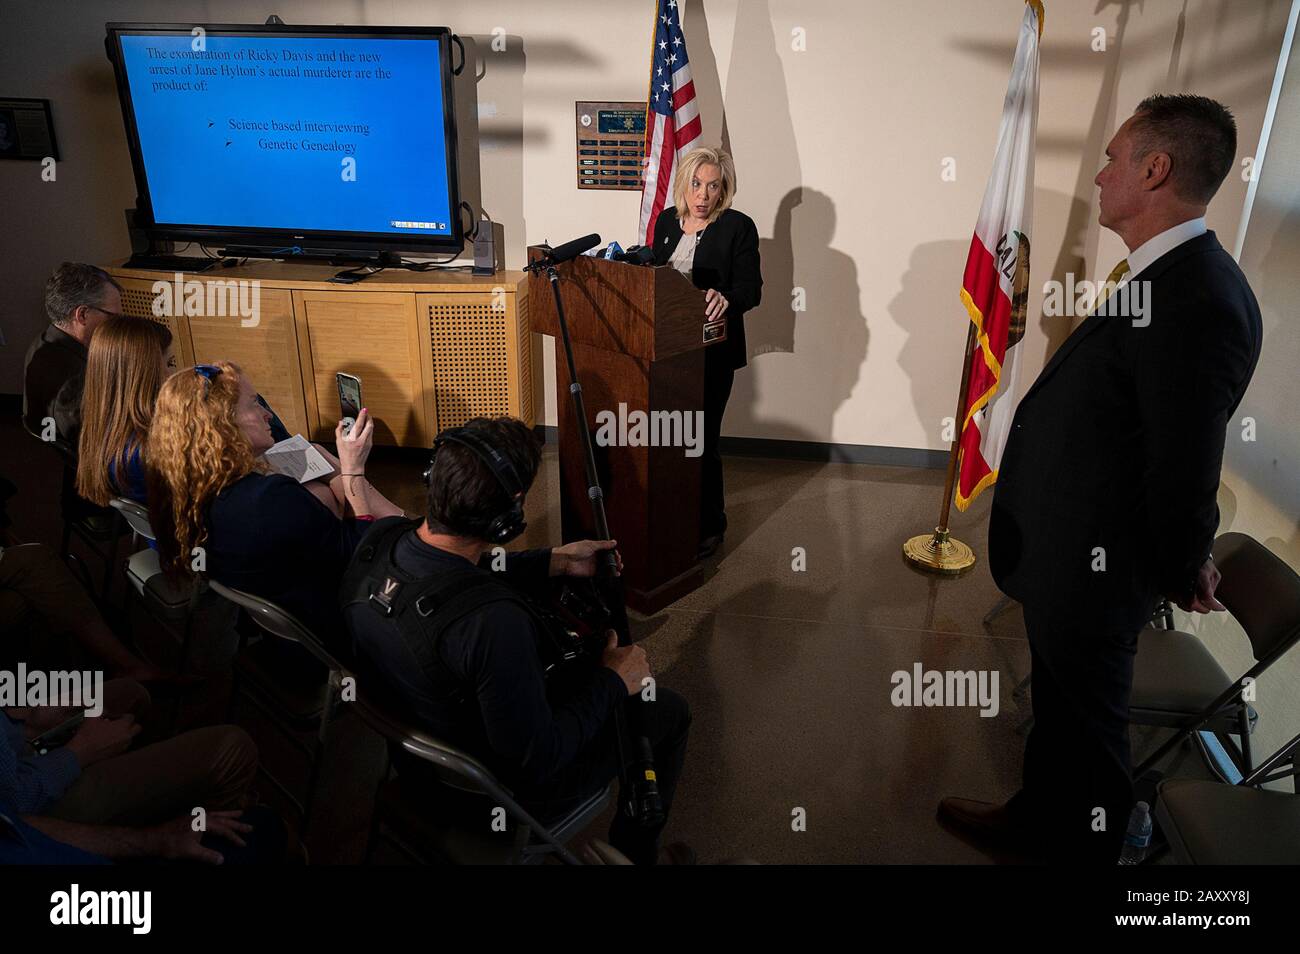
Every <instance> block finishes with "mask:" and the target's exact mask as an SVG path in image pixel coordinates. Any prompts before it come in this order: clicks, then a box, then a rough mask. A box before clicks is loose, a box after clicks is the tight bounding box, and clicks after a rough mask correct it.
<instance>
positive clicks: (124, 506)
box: [108, 497, 158, 540]
mask: <svg viewBox="0 0 1300 954" xmlns="http://www.w3.org/2000/svg"><path fill="white" fill-rule="evenodd" d="M108 505H109V506H110V507H112V508H113V509H114V510H116V511H117V512H118V513H120V514H121V515H122V517H123V519H125V520H126V522H127V525H128V526H129V527H130V528H131V529H132V530H133V531H135V533H136V534H138V535H139V536H142V537H144V538H145V539H146V540H157V539H158V538H157V536H155V535H154V532H153V527H152V526H150V524H149V511H148V510H146V509H145V508H144V507H142V506H141V505H140V504H138V503H136V502H135V501H134V500H127V499H126V498H125V497H114V498H113V499H112V500H110V501H109V502H108Z"/></svg>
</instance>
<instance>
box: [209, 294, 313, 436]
mask: <svg viewBox="0 0 1300 954" xmlns="http://www.w3.org/2000/svg"><path fill="white" fill-rule="evenodd" d="M256 301H257V304H258V307H257V311H256V313H255V314H254V315H251V316H248V317H241V316H239V315H238V314H229V315H221V314H214V315H194V316H191V317H190V318H189V325H190V340H191V341H192V342H193V343H194V360H195V361H196V362H198V363H200V364H210V363H211V362H213V361H220V360H225V361H233V362H234V363H235V364H237V365H239V367H240V369H241V370H242V371H243V372H244V374H245V375H247V376H248V379H249V380H250V381H252V382H253V387H255V388H256V389H257V392H258V393H259V394H261V395H262V398H263V399H264V400H265V401H266V403H267V404H269V405H270V406H271V410H273V411H275V413H276V415H277V416H278V417H279V418H280V420H281V421H282V422H284V426H285V427H286V428H288V430H289V433H290V434H302V435H304V436H305V435H306V434H307V404H306V401H305V399H304V397H303V389H302V380H301V378H300V377H299V371H298V339H297V335H296V333H295V329H294V322H293V299H292V297H291V295H290V292H289V291H288V290H287V289H283V288H261V289H260V290H259V292H258V294H257V297H256ZM231 310H232V311H233V309H231Z"/></svg>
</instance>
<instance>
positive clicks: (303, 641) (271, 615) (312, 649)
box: [208, 577, 344, 672]
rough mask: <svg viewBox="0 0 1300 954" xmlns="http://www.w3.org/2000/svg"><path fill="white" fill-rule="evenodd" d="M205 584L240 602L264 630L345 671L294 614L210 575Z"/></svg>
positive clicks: (330, 665) (236, 602)
mask: <svg viewBox="0 0 1300 954" xmlns="http://www.w3.org/2000/svg"><path fill="white" fill-rule="evenodd" d="M208 585H209V586H211V587H212V589H213V591H215V592H216V593H217V594H219V595H220V596H223V597H225V598H226V599H228V600H230V602H232V603H234V604H236V605H237V606H242V607H243V608H244V610H245V611H247V613H248V615H249V616H250V617H252V620H253V622H255V623H256V624H257V625H258V626H260V627H261V628H262V629H263V630H264V631H266V632H268V633H270V634H271V635H272V636H277V637H279V638H280V639H287V640H288V641H289V642H292V643H297V644H298V645H300V646H302V647H303V648H304V649H306V650H307V651H308V652H309V653H311V654H312V655H313V656H315V657H316V658H317V659H318V660H320V661H321V663H323V664H324V665H325V666H326V668H328V669H330V670H331V671H334V672H342V671H344V666H343V664H342V663H340V662H339V661H338V660H337V659H336V658H335V657H334V655H333V653H331V652H330V651H329V650H328V649H326V648H325V644H324V643H323V642H321V641H320V639H319V637H317V636H316V634H315V633H313V632H312V631H311V630H310V629H308V628H307V627H306V626H304V625H303V624H302V623H301V622H299V621H298V619H297V617H295V616H294V615H293V614H292V613H290V612H289V611H288V610H286V609H284V608H283V607H280V606H277V605H276V604H275V603H272V602H271V601H270V600H267V599H263V598H262V597H260V596H254V595H253V594H252V593H245V592H244V591H243V590H237V589H235V588H234V587H230V586H225V585H224V584H221V583H218V582H217V581H216V580H214V579H211V578H210V577H209V578H208Z"/></svg>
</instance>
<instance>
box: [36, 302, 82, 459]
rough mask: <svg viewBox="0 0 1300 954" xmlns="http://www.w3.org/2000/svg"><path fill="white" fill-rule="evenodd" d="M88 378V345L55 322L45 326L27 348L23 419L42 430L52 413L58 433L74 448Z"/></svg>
mask: <svg viewBox="0 0 1300 954" xmlns="http://www.w3.org/2000/svg"><path fill="white" fill-rule="evenodd" d="M85 378H86V346H85V345H83V344H82V343H81V342H80V341H78V340H77V339H76V338H74V337H72V335H70V334H68V333H67V332H65V331H64V330H63V329H61V328H59V327H58V326H56V325H54V324H48V325H46V326H45V330H44V331H42V332H41V334H40V337H38V338H37V339H36V340H35V341H33V342H32V345H31V347H30V348H28V349H27V358H26V360H25V362H24V364H23V421H24V423H25V424H26V425H27V428H28V430H31V431H35V432H36V433H38V434H39V433H40V431H41V421H42V420H43V419H44V418H46V417H53V418H54V421H55V428H56V430H57V431H58V436H59V437H61V438H62V439H63V440H65V441H67V442H68V443H69V444H71V445H72V446H73V447H74V448H75V447H76V446H77V437H78V435H79V434H80V431H81V392H82V388H83V387H84V385H85Z"/></svg>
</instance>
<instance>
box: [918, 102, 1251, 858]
mask: <svg viewBox="0 0 1300 954" xmlns="http://www.w3.org/2000/svg"><path fill="white" fill-rule="evenodd" d="M1236 141H1237V136H1236V124H1235V122H1234V121H1233V118H1232V115H1231V113H1229V112H1228V110H1227V109H1225V108H1224V107H1223V106H1222V105H1220V104H1219V103H1216V102H1214V101H1213V100H1209V99H1206V98H1204V97H1200V96H1153V97H1150V98H1149V99H1146V100H1144V101H1143V102H1142V103H1141V104H1140V105H1139V106H1138V109H1137V112H1136V113H1135V114H1134V115H1133V116H1132V117H1131V118H1130V119H1129V120H1128V121H1127V122H1125V123H1124V124H1123V125H1122V126H1121V127H1120V129H1119V131H1118V132H1116V134H1115V137H1114V139H1112V140H1111V142H1110V145H1109V146H1108V147H1107V149H1106V156H1107V159H1108V162H1107V164H1106V166H1105V168H1103V169H1102V171H1101V172H1100V173H1098V175H1097V179H1096V183H1097V185H1098V186H1099V187H1100V189H1101V194H1100V197H1099V204H1100V207H1101V215H1100V222H1101V224H1102V225H1103V226H1105V227H1106V228H1109V229H1112V230H1113V231H1115V232H1116V233H1117V234H1118V235H1119V236H1120V238H1122V239H1123V240H1124V244H1125V245H1126V246H1127V247H1128V249H1129V255H1128V257H1127V258H1126V259H1125V260H1124V261H1122V262H1121V263H1120V265H1119V266H1117V267H1116V269H1115V271H1114V272H1112V277H1113V278H1114V279H1115V280H1116V281H1118V282H1119V283H1120V285H1119V287H1118V289H1117V290H1116V291H1115V292H1114V294H1113V295H1112V297H1111V298H1110V299H1108V300H1106V301H1104V302H1102V303H1100V304H1099V305H1098V306H1097V307H1095V309H1094V311H1093V313H1092V314H1091V315H1089V316H1088V317H1087V318H1086V319H1085V320H1084V321H1083V322H1082V324H1080V325H1079V327H1078V328H1076V329H1075V331H1074V333H1073V334H1072V335H1070V337H1069V338H1068V339H1067V340H1066V341H1065V343H1064V344H1062V345H1061V347H1060V348H1059V349H1058V350H1057V352H1056V353H1055V354H1054V355H1053V356H1052V359H1051V360H1050V361H1049V362H1048V363H1047V366H1046V367H1045V368H1044V369H1043V371H1042V373H1041V374H1040V375H1039V376H1038V380H1037V381H1035V382H1034V384H1033V386H1032V387H1030V389H1029V390H1028V391H1027V392H1026V393H1025V395H1024V397H1023V398H1022V399H1021V402H1020V405H1019V407H1018V409H1017V411H1016V415H1015V418H1014V421H1013V423H1012V428H1011V435H1010V438H1009V440H1008V443H1007V447H1006V450H1005V451H1004V453H1003V457H1002V461H1001V466H1000V469H999V473H998V481H997V486H996V493H995V496H994V499H993V508H992V513H991V516H990V524H989V566H990V569H991V570H992V573H993V577H994V579H995V580H996V581H997V583H998V586H999V587H1001V589H1002V590H1003V591H1004V592H1005V593H1007V594H1008V595H1009V596H1012V597H1014V598H1015V599H1017V600H1019V601H1020V602H1021V604H1023V606H1024V615H1025V627H1026V630H1027V632H1028V636H1029V645H1030V655H1031V665H1032V677H1033V682H1032V686H1033V709H1034V728H1033V731H1032V732H1031V734H1030V736H1029V740H1028V742H1027V744H1026V747H1025V762H1024V777H1023V785H1022V788H1021V790H1020V792H1019V793H1017V795H1016V796H1015V797H1014V798H1012V799H1011V801H1009V802H1008V803H1006V804H1005V805H993V804H990V803H987V802H976V801H973V800H970V799H962V798H946V799H944V800H943V802H942V803H941V804H940V808H939V814H940V817H941V818H942V819H944V820H945V821H947V822H949V823H950V824H952V825H955V826H957V827H958V828H960V829H962V830H964V831H967V832H970V833H973V834H977V835H982V836H985V838H986V839H989V840H993V841H996V842H999V843H1000V844H1003V845H1006V846H1007V847H1015V846H1017V845H1018V846H1019V847H1021V848H1022V849H1023V848H1026V847H1029V846H1031V845H1032V846H1034V848H1035V849H1036V850H1035V852H1034V853H1036V854H1040V855H1044V854H1045V855H1047V856H1048V857H1049V858H1053V859H1068V860H1086V861H1096V862H1102V863H1109V864H1114V863H1115V861H1116V859H1117V858H1118V856H1119V853H1120V849H1121V846H1122V844H1123V839H1124V834H1125V829H1126V825H1127V822H1128V817H1129V813H1130V810H1131V807H1132V803H1133V782H1132V773H1131V767H1130V753H1129V739H1128V705H1129V693H1130V691H1131V689H1132V683H1133V660H1134V657H1135V655H1136V652H1137V638H1138V631H1139V630H1140V629H1141V628H1142V626H1143V625H1144V624H1145V623H1146V622H1147V620H1148V619H1149V618H1150V616H1151V613H1152V612H1153V610H1154V609H1155V606H1156V604H1157V602H1158V601H1159V598H1160V597H1161V596H1162V595H1163V596H1167V597H1168V598H1169V599H1171V600H1173V601H1174V602H1176V603H1177V604H1178V605H1179V606H1180V607H1182V608H1183V609H1184V610H1186V611H1189V612H1199V613H1205V612H1209V611H1210V610H1218V609H1222V608H1223V607H1222V605H1221V604H1220V603H1219V602H1218V601H1217V600H1216V599H1215V598H1214V590H1215V587H1216V586H1217V584H1218V580H1219V574H1218V571H1217V570H1216V569H1215V567H1214V563H1213V561H1212V559H1211V558H1210V548H1211V545H1212V543H1213V541H1214V535H1215V531H1216V529H1217V527H1218V522H1219V513H1218V507H1217V505H1216V502H1215V498H1216V493H1217V490H1218V486H1219V470H1220V465H1221V463H1222V458H1223V446H1224V440H1225V433H1226V430H1227V428H1228V427H1229V425H1230V424H1231V417H1232V414H1233V412H1234V411H1235V410H1236V408H1237V405H1238V403H1239V402H1240V401H1241V398H1242V395H1243V394H1244V392H1245V390H1246V386H1247V385H1248V384H1249V383H1250V378H1251V374H1252V373H1253V372H1254V369H1255V363H1256V361H1257V360H1258V357H1259V349H1260V338H1261V325H1260V314H1259V306H1258V304H1257V303H1256V301H1255V296H1254V295H1253V294H1252V293H1251V290H1250V286H1249V285H1248V284H1247V282H1246V279H1245V276H1244V275H1242V273H1241V270H1240V269H1239V268H1238V267H1237V264H1236V262H1235V261H1233V259H1232V256H1231V255H1229V254H1228V252H1226V251H1225V250H1224V248H1223V246H1222V245H1220V244H1219V241H1218V239H1217V238H1216V237H1215V235H1214V233H1213V232H1209V231H1206V227H1205V218H1204V216H1205V210H1206V206H1207V205H1208V204H1209V201H1210V199H1211V198H1212V197H1213V196H1214V194H1215V192H1217V191H1218V188H1219V186H1220V184H1221V183H1222V182H1223V180H1224V178H1225V177H1226V176H1227V174H1228V172H1229V170H1231V169H1232V168H1233V164H1234V158H1235V154H1236ZM1139 283H1140V284H1139ZM1125 285H1127V287H1125Z"/></svg>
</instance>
